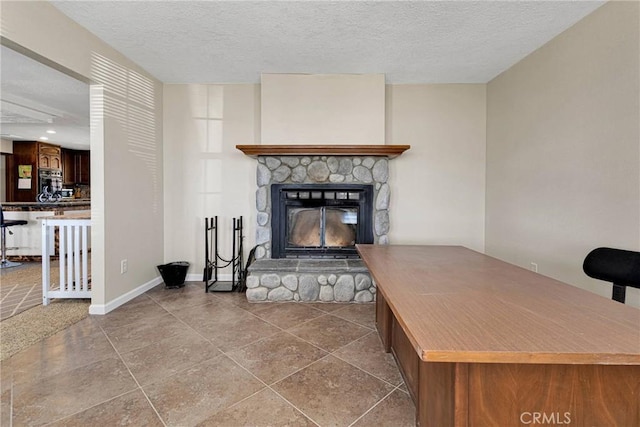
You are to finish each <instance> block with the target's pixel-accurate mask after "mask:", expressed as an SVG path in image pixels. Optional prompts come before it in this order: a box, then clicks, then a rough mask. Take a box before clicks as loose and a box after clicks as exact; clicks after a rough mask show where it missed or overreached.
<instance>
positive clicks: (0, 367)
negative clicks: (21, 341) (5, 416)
mask: <svg viewBox="0 0 640 427" xmlns="http://www.w3.org/2000/svg"><path fill="white" fill-rule="evenodd" d="M12 361H13V359H11V358H9V359H6V360H2V361H0V393H4V392H5V391H7V390H9V389H10V388H11V385H12V384H13V368H12V367H11V364H12ZM0 425H1V424H0Z"/></svg>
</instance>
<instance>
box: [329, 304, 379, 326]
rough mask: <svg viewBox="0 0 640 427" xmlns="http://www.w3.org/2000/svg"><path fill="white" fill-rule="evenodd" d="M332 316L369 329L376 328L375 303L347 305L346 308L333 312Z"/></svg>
mask: <svg viewBox="0 0 640 427" xmlns="http://www.w3.org/2000/svg"><path fill="white" fill-rule="evenodd" d="M331 314H332V315H334V316H338V317H340V318H342V319H347V320H349V321H351V322H355V323H357V324H358V325H362V326H365V327H367V328H369V329H375V328H376V305H375V304H374V303H370V304H369V303H367V304H347V305H346V307H343V308H341V309H340V310H336V311H333V312H331Z"/></svg>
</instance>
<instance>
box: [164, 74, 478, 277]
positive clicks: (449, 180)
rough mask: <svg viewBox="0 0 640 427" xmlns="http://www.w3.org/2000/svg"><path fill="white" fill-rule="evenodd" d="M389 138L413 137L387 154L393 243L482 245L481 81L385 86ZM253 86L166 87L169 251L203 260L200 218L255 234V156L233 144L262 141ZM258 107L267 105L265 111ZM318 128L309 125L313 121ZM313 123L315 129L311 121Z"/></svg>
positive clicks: (249, 241) (225, 241)
mask: <svg viewBox="0 0 640 427" xmlns="http://www.w3.org/2000/svg"><path fill="white" fill-rule="evenodd" d="M387 96H388V97H389V98H388V99H390V100H391V101H390V104H389V105H388V107H387V108H388V118H387V127H388V129H390V130H392V131H391V132H390V133H389V135H388V138H389V143H395V144H411V145H412V147H411V149H410V150H409V151H407V152H406V153H405V154H403V155H402V156H400V157H398V158H396V159H394V160H392V161H391V163H390V164H391V167H390V171H391V182H392V196H391V197H392V207H391V221H392V225H391V232H390V238H391V241H392V243H398V244H407V243H424V244H456V245H465V246H468V247H471V248H473V249H476V250H480V251H482V250H483V249H484V237H483V234H484V175H485V171H484V153H485V122H486V117H485V104H486V101H485V85H400V86H388V87H387ZM260 114H261V111H260V87H259V86H258V85H165V87H164V135H165V142H164V150H165V166H164V170H165V185H164V187H165V218H166V221H165V245H164V246H165V258H166V259H168V260H183V259H184V260H186V261H189V262H191V263H192V268H191V270H190V273H191V274H202V268H203V266H204V241H203V240H204V237H203V233H204V230H203V226H204V225H203V223H204V217H205V216H214V215H219V216H220V221H222V222H223V226H224V227H225V228H223V229H222V230H221V231H220V234H221V240H222V241H221V254H222V255H223V256H228V255H229V254H230V252H231V250H230V248H231V244H230V233H229V231H228V229H229V226H230V225H229V222H230V221H231V218H232V217H233V216H239V215H243V216H244V218H245V233H246V236H247V237H246V239H245V248H246V250H245V256H246V254H247V253H248V251H249V249H250V248H251V247H253V245H254V242H255V222H256V220H255V214H256V208H255V191H256V188H257V187H256V181H255V173H256V172H255V170H256V160H255V159H250V158H248V157H246V156H244V155H243V154H242V153H241V152H240V151H238V150H236V149H235V145H236V144H257V143H259V141H260V135H259V132H260ZM262 114H264V111H262ZM314 127H315V126H314ZM310 131H312V129H310Z"/></svg>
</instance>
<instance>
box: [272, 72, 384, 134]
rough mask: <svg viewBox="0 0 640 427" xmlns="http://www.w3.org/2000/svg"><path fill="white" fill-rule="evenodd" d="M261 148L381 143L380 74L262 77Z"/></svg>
mask: <svg viewBox="0 0 640 427" xmlns="http://www.w3.org/2000/svg"><path fill="white" fill-rule="evenodd" d="M261 92H262V93H261V105H262V111H261V117H262V132H261V133H262V144H272V145H295V144H306V145H310V144H311V145H312V144H322V145H333V144H349V145H360V144H362V145H384V143H385V76H384V74H262V84H261Z"/></svg>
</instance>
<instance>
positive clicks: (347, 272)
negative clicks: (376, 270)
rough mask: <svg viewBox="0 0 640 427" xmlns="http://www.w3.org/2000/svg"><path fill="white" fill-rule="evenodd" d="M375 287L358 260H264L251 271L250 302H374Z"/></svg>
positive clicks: (249, 282)
mask: <svg viewBox="0 0 640 427" xmlns="http://www.w3.org/2000/svg"><path fill="white" fill-rule="evenodd" d="M375 294H376V287H375V284H374V283H373V281H372V280H371V276H370V275H369V271H368V270H367V268H366V267H365V266H364V263H363V262H362V261H361V260H359V259H341V260H337V259H263V260H258V261H256V262H255V263H253V264H252V265H251V266H250V267H249V275H248V277H247V299H248V300H249V301H255V302H258V301H304V302H312V301H322V302H371V301H373V300H374V299H375Z"/></svg>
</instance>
